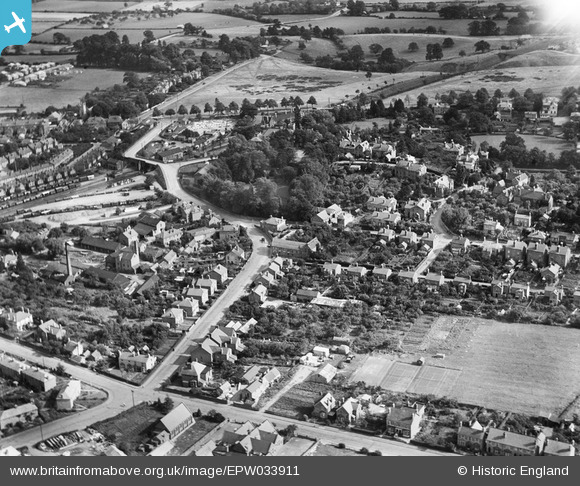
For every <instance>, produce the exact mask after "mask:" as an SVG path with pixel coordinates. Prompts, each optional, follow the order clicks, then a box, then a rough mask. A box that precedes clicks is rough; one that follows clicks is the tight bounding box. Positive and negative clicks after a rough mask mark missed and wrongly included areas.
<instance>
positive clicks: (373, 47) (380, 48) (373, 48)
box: [369, 43, 383, 56]
mask: <svg viewBox="0 0 580 486" xmlns="http://www.w3.org/2000/svg"><path fill="white" fill-rule="evenodd" d="M369 51H371V53H372V54H375V55H377V56H378V55H379V54H380V53H381V52H382V51H383V46H381V45H380V44H377V43H373V44H371V45H370V46H369Z"/></svg>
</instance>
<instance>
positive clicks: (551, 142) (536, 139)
mask: <svg viewBox="0 0 580 486" xmlns="http://www.w3.org/2000/svg"><path fill="white" fill-rule="evenodd" d="M518 136H520V137H522V138H523V139H524V141H525V142H526V147H527V149H528V150H530V149H532V148H534V147H538V148H539V149H540V150H545V151H546V152H548V153H550V152H552V153H554V154H555V155H556V156H558V155H560V154H561V153H562V152H563V151H564V150H571V149H573V148H574V147H573V145H572V144H571V143H570V142H566V141H564V140H561V139H558V138H553V137H542V136H540V135H518ZM471 139H472V140H473V141H474V142H477V143H478V144H481V142H483V141H486V142H488V143H489V144H490V145H491V146H492V147H496V148H497V149H499V146H500V144H501V143H502V142H503V141H504V140H505V135H472V136H471Z"/></svg>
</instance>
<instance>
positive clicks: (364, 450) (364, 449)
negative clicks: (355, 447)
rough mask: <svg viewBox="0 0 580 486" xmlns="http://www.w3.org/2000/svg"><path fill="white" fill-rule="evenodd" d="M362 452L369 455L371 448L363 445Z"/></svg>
mask: <svg viewBox="0 0 580 486" xmlns="http://www.w3.org/2000/svg"><path fill="white" fill-rule="evenodd" d="M360 453H361V454H366V455H368V454H369V450H368V449H367V448H366V447H362V448H361V450H360Z"/></svg>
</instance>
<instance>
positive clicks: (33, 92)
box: [0, 69, 123, 113]
mask: <svg viewBox="0 0 580 486" xmlns="http://www.w3.org/2000/svg"><path fill="white" fill-rule="evenodd" d="M78 72H79V74H72V75H71V76H68V77H63V78H62V79H61V80H60V81H59V82H58V83H57V84H56V85H54V86H51V87H47V88H43V87H40V86H27V87H25V88H19V87H12V86H2V87H0V99H4V97H6V98H8V99H10V100H13V101H14V102H18V103H23V104H24V105H26V110H27V111H28V112H29V113H32V112H38V111H44V110H45V109H46V108H47V107H48V106H51V105H52V106H56V107H63V106H66V105H68V104H77V103H78V102H79V100H80V99H81V97H83V96H84V95H85V94H86V93H88V92H89V91H92V90H93V89H94V88H96V87H99V88H101V89H104V88H107V87H110V86H113V85H114V84H119V83H121V82H122V81H123V71H115V70H112V69H87V70H78Z"/></svg>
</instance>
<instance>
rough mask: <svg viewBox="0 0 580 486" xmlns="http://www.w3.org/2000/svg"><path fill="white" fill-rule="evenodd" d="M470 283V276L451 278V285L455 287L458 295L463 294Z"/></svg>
mask: <svg viewBox="0 0 580 486" xmlns="http://www.w3.org/2000/svg"><path fill="white" fill-rule="evenodd" d="M471 284H472V282H471V277H469V278H465V277H455V278H454V279H453V285H455V286H456V287H457V293H458V294H459V295H464V294H465V293H466V292H467V289H468V288H469V286H470V285H471Z"/></svg>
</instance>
